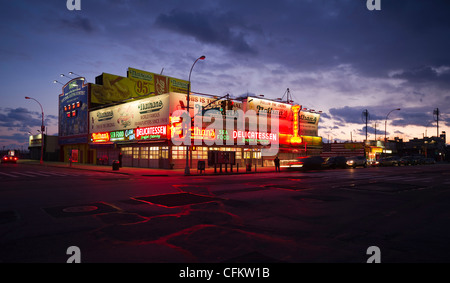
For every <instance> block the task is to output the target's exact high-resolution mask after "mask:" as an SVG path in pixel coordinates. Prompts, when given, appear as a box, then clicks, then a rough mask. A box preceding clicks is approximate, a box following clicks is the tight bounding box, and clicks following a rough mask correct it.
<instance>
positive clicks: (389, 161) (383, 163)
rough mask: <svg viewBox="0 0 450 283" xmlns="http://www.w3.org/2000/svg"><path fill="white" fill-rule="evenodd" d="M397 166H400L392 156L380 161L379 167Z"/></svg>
mask: <svg viewBox="0 0 450 283" xmlns="http://www.w3.org/2000/svg"><path fill="white" fill-rule="evenodd" d="M397 164H398V162H397V160H396V159H395V158H393V157H392V156H389V157H383V158H380V159H378V165H379V166H395V165H397Z"/></svg>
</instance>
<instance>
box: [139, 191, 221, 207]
mask: <svg viewBox="0 0 450 283" xmlns="http://www.w3.org/2000/svg"><path fill="white" fill-rule="evenodd" d="M134 199H136V200H140V201H144V202H148V203H153V204H157V205H162V206H166V207H176V206H183V205H191V204H198V203H204V202H211V201H217V200H220V199H219V198H215V197H211V196H203V195H196V194H191V193H174V194H164V195H155V196H143V197H134Z"/></svg>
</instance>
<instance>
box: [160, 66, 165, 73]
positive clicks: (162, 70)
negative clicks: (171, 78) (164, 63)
mask: <svg viewBox="0 0 450 283" xmlns="http://www.w3.org/2000/svg"><path fill="white" fill-rule="evenodd" d="M163 72H164V67H163V68H162V69H161V73H160V75H162V73H163Z"/></svg>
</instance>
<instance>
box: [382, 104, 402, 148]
mask: <svg viewBox="0 0 450 283" xmlns="http://www.w3.org/2000/svg"><path fill="white" fill-rule="evenodd" d="M396 110H397V111H398V110H400V108H396V109H392V110H391V111H389V113H388V114H387V115H386V120H384V150H385V151H386V142H387V137H386V129H387V119H388V117H389V114H391V113H392V112H393V111H396Z"/></svg>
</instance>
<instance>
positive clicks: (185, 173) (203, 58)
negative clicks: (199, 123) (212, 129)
mask: <svg viewBox="0 0 450 283" xmlns="http://www.w3.org/2000/svg"><path fill="white" fill-rule="evenodd" d="M205 58H206V57H205V56H200V57H198V58H197V60H195V62H194V64H192V67H191V70H190V71H189V80H188V89H187V97H186V99H187V102H186V108H187V116H186V117H190V116H189V109H190V108H189V100H190V99H189V95H190V93H191V74H192V69H194V65H195V63H197V61H198V60H205ZM190 126H191V121H190V120H189V123H186V134H185V142H186V167H185V168H184V175H190V174H191V170H190V168H189V145H190V143H191V135H190V132H189V128H190Z"/></svg>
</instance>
